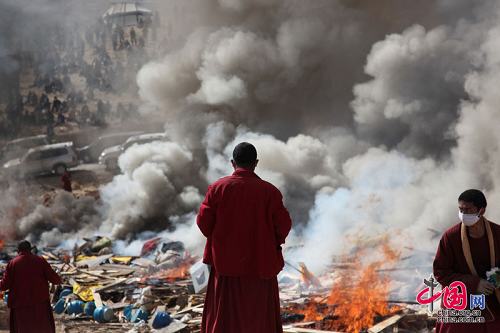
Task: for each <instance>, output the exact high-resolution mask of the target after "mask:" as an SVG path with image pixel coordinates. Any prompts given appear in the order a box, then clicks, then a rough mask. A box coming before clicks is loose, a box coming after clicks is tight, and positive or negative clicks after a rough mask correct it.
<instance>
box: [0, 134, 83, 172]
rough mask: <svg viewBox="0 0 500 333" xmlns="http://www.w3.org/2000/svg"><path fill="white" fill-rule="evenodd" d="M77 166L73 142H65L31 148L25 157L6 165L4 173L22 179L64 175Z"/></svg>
mask: <svg viewBox="0 0 500 333" xmlns="http://www.w3.org/2000/svg"><path fill="white" fill-rule="evenodd" d="M77 165H78V158H77V155H76V152H75V150H74V148H73V142H63V143H56V144H52V145H45V146H41V147H36V148H31V149H30V150H28V152H27V153H26V154H25V155H24V156H23V157H21V158H17V159H14V160H11V161H9V162H7V163H5V164H4V165H3V171H4V174H5V175H8V176H21V177H22V176H27V175H36V174H44V173H51V172H52V173H55V174H56V175H62V174H63V173H64V171H66V170H67V169H68V168H72V167H75V166H77Z"/></svg>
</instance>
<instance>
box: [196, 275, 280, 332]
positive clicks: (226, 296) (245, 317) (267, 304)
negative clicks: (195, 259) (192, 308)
mask: <svg viewBox="0 0 500 333" xmlns="http://www.w3.org/2000/svg"><path fill="white" fill-rule="evenodd" d="M201 331H202V332H204V333H222V332H224V333H233V332H234V333H257V332H259V333H282V332H283V327H282V324H281V315H280V300H279V289H278V281H277V279H276V277H274V278H270V279H260V278H252V277H228V276H221V275H219V274H217V273H216V272H215V270H212V272H210V279H209V282H208V288H207V294H206V300H205V307H204V309H203V319H202V323H201Z"/></svg>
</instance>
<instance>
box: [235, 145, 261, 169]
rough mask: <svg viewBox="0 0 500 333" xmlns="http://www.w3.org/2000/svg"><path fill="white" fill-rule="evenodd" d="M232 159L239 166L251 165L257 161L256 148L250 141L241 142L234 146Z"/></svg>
mask: <svg viewBox="0 0 500 333" xmlns="http://www.w3.org/2000/svg"><path fill="white" fill-rule="evenodd" d="M233 161H234V163H236V165H237V166H239V167H243V168H247V167H251V166H253V165H254V164H255V162H256V161H257V149H255V147H254V145H252V144H251V143H248V142H241V143H239V144H238V145H236V147H234V150H233Z"/></svg>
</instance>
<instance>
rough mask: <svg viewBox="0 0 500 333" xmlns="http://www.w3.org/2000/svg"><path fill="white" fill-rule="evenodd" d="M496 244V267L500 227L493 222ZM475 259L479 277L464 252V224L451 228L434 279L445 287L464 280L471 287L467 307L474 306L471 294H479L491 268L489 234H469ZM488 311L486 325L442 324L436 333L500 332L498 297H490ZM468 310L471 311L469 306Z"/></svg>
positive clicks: (440, 249) (443, 240)
mask: <svg viewBox="0 0 500 333" xmlns="http://www.w3.org/2000/svg"><path fill="white" fill-rule="evenodd" d="M490 226H491V231H492V234H493V238H494V244H495V246H494V247H495V253H496V254H495V261H496V267H498V266H499V263H500V226H499V225H497V224H495V223H490ZM467 237H468V240H469V244H470V250H471V254H472V260H473V262H474V266H475V268H476V271H477V274H478V275H479V276H475V275H473V274H471V271H470V269H469V267H468V265H467V262H466V259H465V255H464V252H463V249H462V240H461V223H459V224H457V225H455V226H453V227H451V228H450V229H448V230H447V231H446V232H445V233H444V235H443V237H442V238H441V241H440V242H439V247H438V250H437V253H436V257H435V259H434V276H435V277H436V279H437V281H438V282H439V283H441V285H443V286H447V285H449V284H450V283H452V282H453V281H462V282H463V283H465V285H466V287H467V292H468V295H467V297H468V298H467V304H468V305H470V304H469V303H470V294H478V292H477V286H478V283H479V280H480V278H483V279H486V272H487V271H489V270H490V269H491V267H490V266H491V263H490V253H489V244H488V237H487V233H486V232H485V234H484V236H483V237H481V238H473V237H471V236H470V235H468V233H467ZM486 301H487V305H488V309H489V310H490V311H491V314H490V311H488V310H487V309H485V310H483V311H481V314H482V316H484V317H485V319H486V321H487V322H486V323H484V324H454V323H446V324H443V323H438V324H437V325H436V333H497V332H500V304H499V302H498V301H497V299H496V297H495V295H494V294H492V295H490V296H486ZM467 309H470V308H469V307H468V308H467Z"/></svg>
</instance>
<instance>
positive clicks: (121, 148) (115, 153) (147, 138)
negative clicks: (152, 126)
mask: <svg viewBox="0 0 500 333" xmlns="http://www.w3.org/2000/svg"><path fill="white" fill-rule="evenodd" d="M165 140H167V136H166V134H165V133H149V134H142V135H136V136H132V137H130V138H128V139H127V141H125V142H124V143H123V144H121V145H118V146H113V147H109V148H107V149H105V150H104V151H103V152H102V153H101V156H99V164H103V165H105V166H106V170H108V171H114V170H117V169H118V158H119V157H120V155H121V154H122V153H123V152H125V151H126V150H127V149H128V148H130V147H132V146H133V145H141V144H145V143H150V142H154V141H165Z"/></svg>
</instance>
